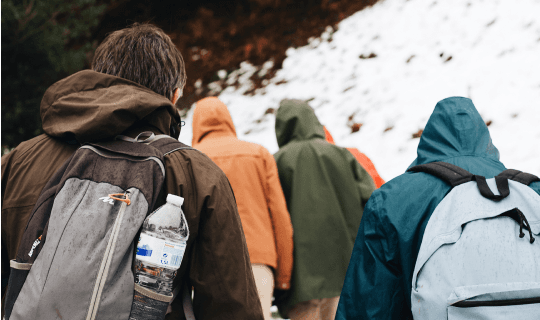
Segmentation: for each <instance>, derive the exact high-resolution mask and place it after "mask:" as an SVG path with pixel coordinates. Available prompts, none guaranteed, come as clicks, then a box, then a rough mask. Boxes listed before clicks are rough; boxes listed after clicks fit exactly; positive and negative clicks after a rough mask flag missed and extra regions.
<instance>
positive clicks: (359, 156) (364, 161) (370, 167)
mask: <svg viewBox="0 0 540 320" xmlns="http://www.w3.org/2000/svg"><path fill="white" fill-rule="evenodd" d="M324 135H325V138H326V141H328V142H330V143H331V144H336V143H335V142H334V138H332V135H331V134H330V132H329V131H328V130H327V129H326V127H324ZM347 150H349V152H350V153H352V154H353V156H354V157H355V158H356V160H358V162H359V163H360V165H361V166H362V167H363V168H364V169H366V171H367V172H368V173H369V175H370V176H371V178H372V179H373V182H375V187H376V188H377V189H378V188H380V187H381V186H382V185H383V184H384V180H383V178H381V176H380V175H379V173H378V172H377V169H375V165H374V164H373V162H371V159H369V158H368V157H367V156H366V155H365V154H363V153H362V152H360V151H359V150H358V149H356V148H347Z"/></svg>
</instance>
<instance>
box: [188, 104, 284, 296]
mask: <svg viewBox="0 0 540 320" xmlns="http://www.w3.org/2000/svg"><path fill="white" fill-rule="evenodd" d="M192 143H193V147H194V148H196V149H198V150H200V151H202V152H204V153H205V154H206V155H208V157H210V159H212V160H213V161H214V162H215V163H216V164H217V165H218V166H219V167H220V168H221V170H223V172H225V174H226V175H227V178H228V179H229V181H230V183H231V186H232V189H233V191H234V195H235V198H236V203H237V205H238V213H239V214H240V219H241V221H242V227H243V228H244V234H245V236H246V242H247V246H248V251H249V256H250V260H251V263H261V264H265V265H268V266H270V267H272V268H274V270H275V273H276V275H275V279H276V280H275V286H276V288H277V289H281V290H286V289H289V288H290V279H291V273H292V265H293V229H292V224H291V219H290V216H289V212H288V210H287V204H286V202H285V196H284V195H283V190H282V189H281V184H280V181H279V176H278V171H277V166H276V162H275V160H274V157H273V156H272V155H271V154H270V152H268V150H266V149H265V148H264V147H263V146H260V145H258V144H255V143H251V142H246V141H240V140H238V138H237V137H236V129H235V127H234V124H233V121H232V118H231V115H230V113H229V111H228V110H227V106H226V105H225V104H224V103H223V102H221V101H220V100H219V99H218V98H216V97H208V98H204V99H202V100H200V101H199V102H197V105H196V107H195V111H194V112H193V142H192Z"/></svg>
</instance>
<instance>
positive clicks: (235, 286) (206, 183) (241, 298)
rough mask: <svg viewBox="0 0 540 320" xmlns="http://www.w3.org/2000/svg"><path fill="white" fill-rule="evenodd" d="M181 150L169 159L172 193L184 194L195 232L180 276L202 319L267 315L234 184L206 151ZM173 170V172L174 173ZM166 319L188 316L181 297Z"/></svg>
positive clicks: (187, 213) (200, 319)
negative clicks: (264, 313)
mask: <svg viewBox="0 0 540 320" xmlns="http://www.w3.org/2000/svg"><path fill="white" fill-rule="evenodd" d="M188 152H189V153H190V154H191V155H190V156H189V157H187V158H184V159H182V158H181V157H182V155H181V154H180V155H179V154H178V153H177V152H175V153H172V154H170V155H169V156H168V157H169V161H168V163H167V174H168V175H169V176H168V177H167V178H166V188H167V192H168V193H174V194H177V195H180V196H182V197H184V199H185V200H184V205H183V208H184V213H185V215H186V219H187V220H188V226H189V228H190V235H189V239H188V243H187V247H186V253H185V256H184V260H185V261H184V260H183V261H182V264H181V266H180V269H179V271H178V273H177V276H176V279H175V286H178V285H179V284H181V283H179V282H185V281H187V282H188V284H189V287H193V289H194V294H193V311H194V314H195V318H196V319H197V320H210V319H257V320H263V318H264V317H263V313H262V308H261V304H260V301H259V297H258V294H257V287H256V285H255V280H254V277H253V271H252V269H251V263H250V260H249V253H248V249H247V245H246V240H245V237H244V232H243V229H242V225H241V222H240V217H239V215H238V210H237V207H236V201H235V198H234V194H233V191H232V188H231V186H230V184H229V181H228V179H227V177H226V176H225V174H224V173H223V172H222V171H221V170H220V169H219V168H218V167H217V166H216V165H215V164H214V163H213V162H212V161H211V160H210V159H209V158H208V157H206V156H205V155H203V154H202V153H199V152H198V151H188ZM169 173H171V174H169ZM171 307H172V308H171V309H172V312H171V313H170V314H168V315H167V317H166V319H178V320H180V319H184V316H183V308H182V297H181V295H178V297H177V298H176V299H175V300H174V301H173V303H172V305H171Z"/></svg>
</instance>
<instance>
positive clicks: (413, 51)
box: [180, 0, 540, 181]
mask: <svg viewBox="0 0 540 320" xmlns="http://www.w3.org/2000/svg"><path fill="white" fill-rule="evenodd" d="M372 53H373V55H372ZM370 55H371V56H374V55H376V56H375V57H373V58H364V59H361V58H360V56H363V57H369V56H370ZM271 63H272V62H268V63H267V66H268V65H271ZM253 72H255V68H254V67H253V66H251V65H250V64H248V63H243V64H242V66H241V68H240V69H239V70H236V71H235V72H233V73H230V74H228V75H227V73H226V72H224V71H222V72H220V73H218V74H219V75H220V76H221V77H222V79H223V80H222V82H224V81H229V82H232V81H234V80H235V79H236V78H238V79H239V80H240V83H241V84H242V86H241V87H240V88H239V89H234V88H233V87H228V88H227V89H225V90H224V91H222V92H221V94H219V98H220V99H221V100H222V101H223V102H224V103H225V104H227V105H228V107H229V110H230V112H231V114H232V117H233V120H234V123H235V125H236V129H237V133H238V137H239V138H240V139H243V140H247V141H251V142H256V143H259V144H261V145H263V146H265V147H266V148H268V149H269V150H270V152H272V153H275V152H276V151H277V150H278V146H277V142H276V138H275V133H274V122H275V117H274V115H273V114H271V113H270V114H266V115H265V111H266V110H267V109H269V108H274V109H277V108H278V106H279V102H280V101H281V99H284V98H294V99H305V100H308V99H312V100H311V101H310V102H309V103H310V105H311V106H312V107H313V108H314V109H315V112H316V114H317V116H318V117H319V120H320V121H321V123H322V124H323V125H326V126H327V128H328V129H329V130H330V132H331V133H332V135H333V136H334V140H335V141H336V144H337V145H339V146H343V147H356V148H358V149H359V150H360V151H361V152H363V153H365V154H366V155H367V156H368V157H370V158H371V159H372V160H373V162H374V164H375V166H376V168H377V170H378V171H379V173H380V174H381V176H382V177H383V179H385V180H386V181H388V180H390V179H392V178H394V177H396V176H397V175H399V174H401V173H403V172H404V171H405V170H406V168H407V167H408V166H409V164H410V163H411V162H412V161H413V160H414V159H415V157H416V148H417V146H418V141H419V139H418V138H415V139H414V138H412V135H413V133H416V132H418V131H419V129H423V128H424V126H425V124H426V122H427V120H428V118H429V116H430V114H431V112H432V111H433V108H434V107H435V104H436V103H437V102H438V101H439V100H442V99H444V98H447V97H451V96H464V97H469V98H471V99H472V100H473V103H474V104H475V106H476V108H477V109H478V111H479V112H480V114H481V115H482V117H483V119H484V121H486V122H487V121H491V125H490V126H489V130H490V132H491V136H492V139H493V143H494V145H495V146H496V147H497V148H498V149H499V151H500V154H501V160H502V162H503V163H504V164H505V165H506V167H507V168H515V169H519V170H522V171H528V172H530V173H533V174H536V175H540V1H539V0H520V1H515V0H489V1H488V0H486V1H481V0H452V1H450V0H446V1H442V0H438V1H433V0H429V1H426V0H410V1H406V0H384V1H381V2H379V3H377V4H376V5H374V6H373V7H370V8H367V9H365V10H363V11H360V12H357V13H356V14H354V15H352V16H351V17H349V18H347V19H345V20H343V21H342V22H341V23H340V24H339V25H338V30H337V31H336V32H333V29H332V28H327V31H325V32H324V33H323V34H322V35H321V37H320V39H312V41H310V44H309V45H307V46H305V47H302V48H297V49H293V48H290V49H288V51H287V58H286V60H285V61H284V64H283V68H282V69H281V70H279V71H278V73H277V75H276V77H274V78H273V79H272V80H270V81H269V84H268V85H267V86H266V87H265V88H263V89H259V90H257V91H256V93H255V95H254V96H247V95H244V94H243V93H244V92H245V91H246V90H248V89H250V87H251V83H250V82H249V81H248V80H247V79H248V78H249V76H250V75H251V74H253ZM260 72H264V69H263V71H260ZM188 76H189V75H188ZM194 80H195V79H192V81H194ZM279 82H285V83H282V84H278V83H279ZM218 86H219V82H216V83H213V84H211V85H210V87H214V88H217V87H218ZM191 114H192V111H190V112H188V114H187V115H185V116H184V120H185V121H186V125H185V126H184V127H183V128H182V133H181V135H180V140H181V141H182V142H185V143H187V144H189V145H191V137H192V127H191ZM350 116H352V120H349V117H350ZM352 122H358V123H362V124H363V126H362V127H361V129H360V130H359V131H358V132H355V133H351V128H350V125H351V123H352ZM388 128H391V129H388Z"/></svg>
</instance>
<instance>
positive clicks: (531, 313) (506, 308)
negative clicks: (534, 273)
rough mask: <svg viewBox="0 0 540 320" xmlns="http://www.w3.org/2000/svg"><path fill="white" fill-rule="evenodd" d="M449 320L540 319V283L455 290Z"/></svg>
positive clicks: (485, 285)
mask: <svg viewBox="0 0 540 320" xmlns="http://www.w3.org/2000/svg"><path fill="white" fill-rule="evenodd" d="M447 310H448V320H465V319H478V320H482V319H490V320H498V319H501V320H502V319H520V320H537V319H540V283H539V282H515V283H504V284H483V285H475V286H466V287H458V288H455V289H454V291H453V292H452V294H451V295H450V297H449V298H448V309H447Z"/></svg>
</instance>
